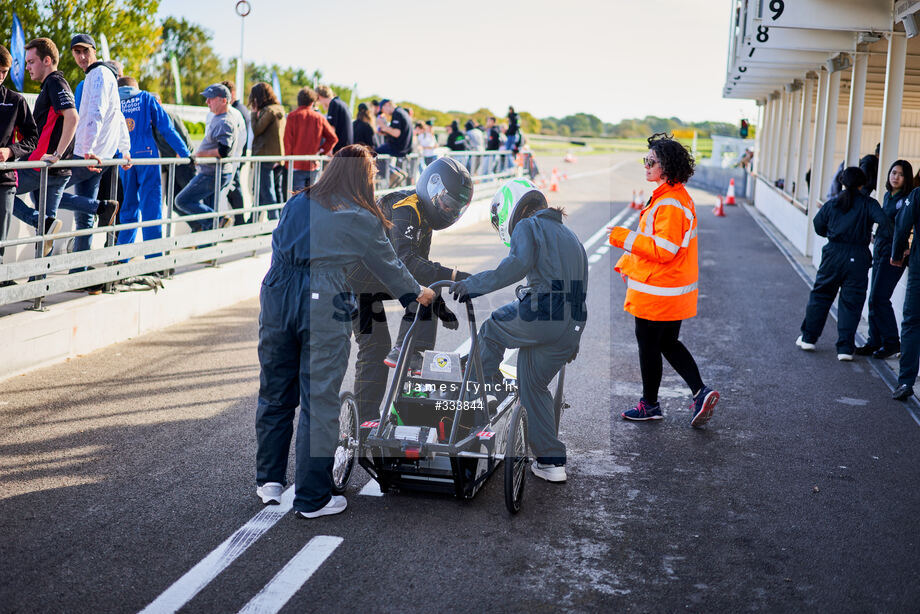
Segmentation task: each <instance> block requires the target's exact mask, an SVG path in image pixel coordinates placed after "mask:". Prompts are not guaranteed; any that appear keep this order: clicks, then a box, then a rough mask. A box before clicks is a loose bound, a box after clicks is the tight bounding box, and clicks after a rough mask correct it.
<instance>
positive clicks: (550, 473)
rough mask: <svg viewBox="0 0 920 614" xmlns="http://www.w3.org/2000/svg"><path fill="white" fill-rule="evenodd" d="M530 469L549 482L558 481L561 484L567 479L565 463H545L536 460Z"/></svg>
mask: <svg viewBox="0 0 920 614" xmlns="http://www.w3.org/2000/svg"><path fill="white" fill-rule="evenodd" d="M530 470H531V471H532V472H533V474H534V475H535V476H537V477H538V478H540V479H543V480H546V481H547V482H556V483H557V484H559V483H562V482H565V480H566V475H565V465H544V464H543V463H538V462H536V461H534V463H533V464H532V465H531V466H530Z"/></svg>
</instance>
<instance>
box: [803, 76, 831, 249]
mask: <svg viewBox="0 0 920 614" xmlns="http://www.w3.org/2000/svg"><path fill="white" fill-rule="evenodd" d="M829 77H830V75H829V74H828V72H827V71H826V70H825V69H823V68H822V69H821V70H819V71H818V102H817V104H816V105H815V111H816V113H817V115H816V116H815V137H814V147H813V148H812V151H811V181H810V182H809V187H808V207H807V209H806V211H807V216H806V224H807V225H808V227H807V228H806V229H805V255H806V256H811V252H812V247H813V243H814V240H813V238H812V236H813V233H812V223H813V222H814V219H815V213H817V212H818V201H819V200H820V199H821V182H822V177H821V169H822V160H823V158H824V139H825V136H826V131H827V121H826V120H827V92H828V83H829V81H830V78H829Z"/></svg>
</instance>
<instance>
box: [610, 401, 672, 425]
mask: <svg viewBox="0 0 920 614" xmlns="http://www.w3.org/2000/svg"><path fill="white" fill-rule="evenodd" d="M620 415H621V416H623V419H624V420H636V421H642V420H661V418H662V417H663V416H662V415H661V404H659V403H655V404H654V405H649V404H648V403H646V402H645V399H639V403H638V404H637V405H636V406H635V407H633V408H632V409H629V410H626V411H624V412H623V413H622V414H620Z"/></svg>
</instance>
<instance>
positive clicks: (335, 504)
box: [297, 495, 348, 518]
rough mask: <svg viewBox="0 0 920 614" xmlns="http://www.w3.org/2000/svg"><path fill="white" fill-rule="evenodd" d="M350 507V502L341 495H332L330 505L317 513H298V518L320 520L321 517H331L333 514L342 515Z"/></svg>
mask: <svg viewBox="0 0 920 614" xmlns="http://www.w3.org/2000/svg"><path fill="white" fill-rule="evenodd" d="M346 507H348V501H346V500H345V497H343V496H341V495H332V498H331V499H329V503H327V504H326V505H324V506H323V507H321V508H319V509H318V510H316V511H315V512H300V511H298V512H297V515H298V516H303V517H304V518H319V517H320V516H331V515H332V514H341V513H342V512H344V511H345V508H346Z"/></svg>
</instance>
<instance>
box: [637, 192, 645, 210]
mask: <svg viewBox="0 0 920 614" xmlns="http://www.w3.org/2000/svg"><path fill="white" fill-rule="evenodd" d="M644 208H645V190H639V202H637V203H636V209H644Z"/></svg>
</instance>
